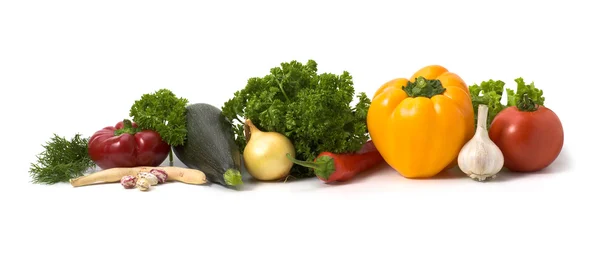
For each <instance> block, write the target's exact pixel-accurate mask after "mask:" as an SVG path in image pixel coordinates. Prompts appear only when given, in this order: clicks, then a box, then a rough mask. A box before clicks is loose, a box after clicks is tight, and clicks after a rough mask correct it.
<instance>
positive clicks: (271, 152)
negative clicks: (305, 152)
mask: <svg viewBox="0 0 600 256" xmlns="http://www.w3.org/2000/svg"><path fill="white" fill-rule="evenodd" d="M245 127H246V131H248V132H247V137H248V138H247V140H248V144H246V147H245V148H244V153H243V157H244V164H245V166H246V169H247V170H248V173H249V174H250V175H251V176H252V177H254V178H255V179H257V180H261V181H276V180H281V179H283V178H285V177H287V176H288V175H289V173H290V171H291V169H292V166H293V165H294V163H293V162H292V161H290V160H289V159H288V158H287V156H286V155H287V154H290V155H292V156H293V157H295V152H296V150H295V149H294V145H293V144H292V142H291V141H290V140H289V139H288V138H287V137H286V136H284V135H283V134H281V133H278V132H263V131H261V130H259V129H258V128H256V126H254V124H253V123H252V121H251V120H249V119H248V120H246V122H245Z"/></svg>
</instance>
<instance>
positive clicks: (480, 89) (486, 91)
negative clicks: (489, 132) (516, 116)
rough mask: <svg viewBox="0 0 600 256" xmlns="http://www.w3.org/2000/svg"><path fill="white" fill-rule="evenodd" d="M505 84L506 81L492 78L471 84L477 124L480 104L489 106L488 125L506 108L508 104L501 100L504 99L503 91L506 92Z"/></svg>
mask: <svg viewBox="0 0 600 256" xmlns="http://www.w3.org/2000/svg"><path fill="white" fill-rule="evenodd" d="M504 85H505V83H504V82H502V81H500V80H492V79H490V80H488V81H483V82H481V84H480V85H477V84H474V85H471V86H469V92H470V93H471V102H472V103H473V111H475V125H477V112H478V109H479V105H480V104H484V105H487V106H488V119H487V125H488V127H489V125H490V124H491V123H492V120H493V119H494V117H495V116H496V115H497V114H498V113H500V111H502V110H503V109H504V108H506V106H504V105H502V103H501V102H500V101H501V100H502V93H503V92H504Z"/></svg>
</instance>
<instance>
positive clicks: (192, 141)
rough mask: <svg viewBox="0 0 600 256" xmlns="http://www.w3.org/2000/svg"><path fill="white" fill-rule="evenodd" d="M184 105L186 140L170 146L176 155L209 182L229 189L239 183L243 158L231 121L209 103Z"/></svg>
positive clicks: (240, 183)
mask: <svg viewBox="0 0 600 256" xmlns="http://www.w3.org/2000/svg"><path fill="white" fill-rule="evenodd" d="M186 108H187V111H186V116H187V130H188V133H187V139H186V141H185V143H184V144H183V145H180V146H175V147H173V152H174V153H175V156H177V158H178V159H179V160H180V161H181V162H182V163H183V164H185V165H186V166H187V167H189V168H193V169H197V170H201V171H202V172H204V173H205V174H206V179H207V180H208V181H210V182H212V183H218V184H221V185H223V186H225V187H229V188H233V187H238V186H240V185H242V184H243V182H242V175H241V161H242V157H241V153H240V150H239V148H238V147H237V144H236V143H235V139H234V133H233V128H232V125H231V122H230V121H229V120H227V118H226V117H225V116H224V115H223V114H222V112H221V110H220V109H219V108H217V107H215V106H212V105H210V104H206V103H196V104H191V105H188V106H187V107H186Z"/></svg>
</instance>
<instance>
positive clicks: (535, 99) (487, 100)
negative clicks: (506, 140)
mask: <svg viewBox="0 0 600 256" xmlns="http://www.w3.org/2000/svg"><path fill="white" fill-rule="evenodd" d="M514 81H515V82H516V83H517V91H516V93H515V91H514V90H512V89H509V88H506V98H507V101H506V105H503V104H502V103H501V100H502V94H503V92H504V85H505V83H504V82H503V81H500V80H492V79H490V80H488V81H483V82H481V84H480V85H477V84H474V85H471V86H469V92H470V93H471V102H472V103H473V110H474V111H475V124H477V112H478V106H479V104H484V105H487V106H488V109H489V111H488V119H487V126H488V127H486V128H489V126H490V124H491V123H492V121H493V120H494V117H496V115H497V114H498V113H500V111H502V110H504V109H505V108H507V107H512V106H516V107H517V108H518V109H519V110H520V111H535V110H537V108H538V106H543V105H544V101H545V98H544V97H543V91H542V90H540V89H537V88H535V86H534V83H533V82H531V83H530V84H525V81H524V80H523V78H521V77H519V78H517V79H515V80H514Z"/></svg>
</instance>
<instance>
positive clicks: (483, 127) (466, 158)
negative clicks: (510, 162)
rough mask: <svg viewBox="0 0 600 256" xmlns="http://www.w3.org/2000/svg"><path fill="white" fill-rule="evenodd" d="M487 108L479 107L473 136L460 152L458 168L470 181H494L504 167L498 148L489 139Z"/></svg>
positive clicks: (485, 106)
mask: <svg viewBox="0 0 600 256" xmlns="http://www.w3.org/2000/svg"><path fill="white" fill-rule="evenodd" d="M487 116H488V106H487V105H483V104H481V105H479V107H478V116H477V117H478V121H477V130H476V131H475V135H474V136H473V138H471V139H470V140H469V141H468V142H467V143H466V144H465V145H464V146H463V147H462V149H461V150H460V153H459V154H458V167H459V168H460V170H461V171H462V172H464V173H465V174H467V175H468V176H469V177H470V178H471V179H473V180H476V181H487V180H490V179H494V178H495V177H496V174H498V172H500V170H501V169H502V167H503V166H504V156H503V155H502V151H501V150H500V148H499V147H498V146H497V145H496V144H494V142H493V141H492V140H491V139H490V138H489V135H488V131H487Z"/></svg>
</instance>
